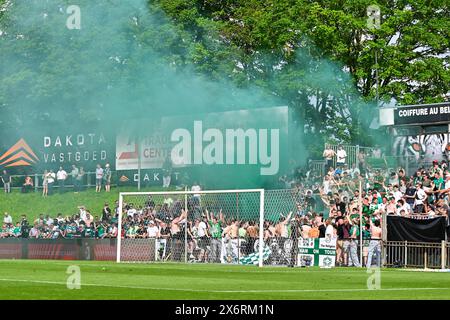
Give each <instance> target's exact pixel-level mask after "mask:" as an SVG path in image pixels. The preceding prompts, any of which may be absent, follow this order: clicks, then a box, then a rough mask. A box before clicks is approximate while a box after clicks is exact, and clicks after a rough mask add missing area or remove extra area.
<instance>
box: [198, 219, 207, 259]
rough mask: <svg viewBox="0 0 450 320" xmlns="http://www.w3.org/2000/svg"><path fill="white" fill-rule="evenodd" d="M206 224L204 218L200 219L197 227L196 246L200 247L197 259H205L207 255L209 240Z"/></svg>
mask: <svg viewBox="0 0 450 320" xmlns="http://www.w3.org/2000/svg"><path fill="white" fill-rule="evenodd" d="M207 228H208V227H207V225H206V223H205V221H204V220H200V223H199V224H198V229H197V236H198V246H199V247H200V249H201V251H200V254H199V256H198V260H199V261H207V259H208V257H207V255H206V250H207V246H208V244H209V243H208V242H209V235H208V230H207Z"/></svg>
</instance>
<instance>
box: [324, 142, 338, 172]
mask: <svg viewBox="0 0 450 320" xmlns="http://www.w3.org/2000/svg"><path fill="white" fill-rule="evenodd" d="M335 156H336V152H334V150H333V149H331V147H329V146H328V145H327V146H325V150H324V151H323V157H324V159H325V162H326V164H325V171H328V170H329V169H330V167H331V166H333V158H334V157H335Z"/></svg>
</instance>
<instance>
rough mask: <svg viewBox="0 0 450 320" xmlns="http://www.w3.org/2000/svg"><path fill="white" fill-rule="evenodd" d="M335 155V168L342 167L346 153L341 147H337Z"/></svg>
mask: <svg viewBox="0 0 450 320" xmlns="http://www.w3.org/2000/svg"><path fill="white" fill-rule="evenodd" d="M336 155H337V157H336V166H338V167H343V166H344V164H345V161H346V159H347V152H345V150H344V148H343V147H342V146H341V145H340V146H339V147H338V151H337V153H336Z"/></svg>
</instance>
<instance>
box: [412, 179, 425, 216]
mask: <svg viewBox="0 0 450 320" xmlns="http://www.w3.org/2000/svg"><path fill="white" fill-rule="evenodd" d="M426 198H427V194H426V192H425V190H423V188H422V183H420V182H418V183H417V184H416V201H415V202H414V212H415V213H424V212H425V210H424V209H425V206H424V201H425V200H426Z"/></svg>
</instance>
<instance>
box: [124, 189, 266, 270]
mask: <svg viewBox="0 0 450 320" xmlns="http://www.w3.org/2000/svg"><path fill="white" fill-rule="evenodd" d="M264 221H265V220H264V189H237V190H205V191H187V190H186V191H157V192H121V193H120V194H119V208H118V221H117V228H118V233H117V241H116V244H117V248H116V250H117V252H116V261H117V262H153V261H171V262H182V263H191V262H192V263H194V262H195V263H228V264H242V263H245V264H254V265H256V264H257V265H259V266H260V267H262V266H263V257H264V245H259V244H264V241H263V239H264Z"/></svg>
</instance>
